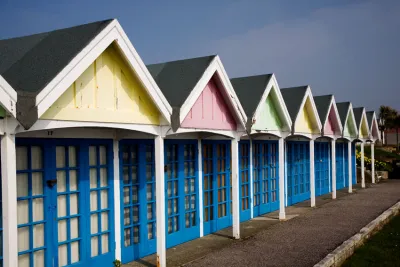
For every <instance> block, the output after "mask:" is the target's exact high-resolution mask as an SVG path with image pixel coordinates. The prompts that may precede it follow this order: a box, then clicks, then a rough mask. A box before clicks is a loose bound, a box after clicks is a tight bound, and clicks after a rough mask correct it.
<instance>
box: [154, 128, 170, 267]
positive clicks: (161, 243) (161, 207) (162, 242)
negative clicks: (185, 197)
mask: <svg viewBox="0 0 400 267" xmlns="http://www.w3.org/2000/svg"><path fill="white" fill-rule="evenodd" d="M154 142H155V169H156V196H157V199H156V212H157V223H156V227H157V267H165V266H167V257H166V254H167V253H166V232H165V183H164V138H163V137H162V136H156V138H155V140H154Z"/></svg>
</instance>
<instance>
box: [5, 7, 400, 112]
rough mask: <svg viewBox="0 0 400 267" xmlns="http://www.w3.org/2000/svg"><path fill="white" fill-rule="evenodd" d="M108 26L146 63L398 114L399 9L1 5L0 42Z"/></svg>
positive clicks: (399, 102)
mask: <svg viewBox="0 0 400 267" xmlns="http://www.w3.org/2000/svg"><path fill="white" fill-rule="evenodd" d="M107 18H117V19H118V20H119V22H120V23H121V25H122V27H123V28H124V29H125V31H126V33H127V35H128V36H129V38H130V40H131V41H132V43H133V45H134V46H135V48H136V49H137V51H138V52H139V54H140V56H141V57H142V59H143V60H144V62H145V63H146V64H149V63H157V62H163V61H169V60H176V59H183V58H189V57H197V56H204V55H209V54H218V55H220V57H221V59H222V62H223V63H224V65H225V68H226V69H227V72H228V75H230V77H232V78H233V77H240V76H248V75H255V74H263V73H271V72H273V73H275V74H276V75H277V79H278V83H279V85H280V87H281V88H283V87H289V86H298V85H305V84H309V85H310V86H311V88H312V91H313V94H314V95H322V94H334V95H335V97H336V100H337V101H338V102H340V101H351V102H352V103H353V105H354V106H365V107H366V108H367V109H368V110H371V109H375V110H377V109H378V108H379V106H380V105H383V104H384V105H390V106H392V107H394V108H396V109H398V110H400V83H399V82H398V77H399V76H400V34H399V33H400V30H399V29H400V1H396V0H376V1H374V0H371V1H361V0H360V1H358V0H352V1H349V0H348V1H343V0H313V1H311V0H302V1H294V0H286V1H285V0H276V1H273V0H270V1H267V0H260V1H257V0H244V1H234V0H231V1H229V0H213V1H211V0H202V1H187V0H186V1H185V0H181V1H172V0H171V1H161V0H160V1H151V0H146V1H136V0H131V1H118V0H115V1H109V0H108V1H103V0H85V1H83V0H79V1H78V0H69V1H61V0H60V1H42V0H35V1H30V0H29V1H25V0H24V1H12V0H0V25H2V26H1V27H0V39H4V38H10V37H15V36H21V35H28V34H33V33H38V32H43V31H49V30H53V29H57V28H63V27H70V26H74V25H77V24H83V23H87V22H92V21H96V20H102V19H107Z"/></svg>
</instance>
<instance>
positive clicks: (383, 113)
mask: <svg viewBox="0 0 400 267" xmlns="http://www.w3.org/2000/svg"><path fill="white" fill-rule="evenodd" d="M397 117H398V113H397V111H396V110H395V109H393V108H391V107H389V106H381V107H380V108H379V130H380V131H381V140H383V135H384V133H385V131H386V130H387V129H393V128H394V127H395V126H396V118H397ZM397 143H398V142H397ZM385 144H386V143H385Z"/></svg>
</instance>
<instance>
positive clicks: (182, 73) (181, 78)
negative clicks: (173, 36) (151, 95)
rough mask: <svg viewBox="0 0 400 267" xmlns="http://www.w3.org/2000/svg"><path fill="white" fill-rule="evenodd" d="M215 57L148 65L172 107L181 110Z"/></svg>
mask: <svg viewBox="0 0 400 267" xmlns="http://www.w3.org/2000/svg"><path fill="white" fill-rule="evenodd" d="M215 57H216V56H215V55H212V56H206V57H198V58H191V59H183V60H177V61H169V62H164V63H159V64H151V65H147V68H148V70H149V72H150V73H151V75H152V76H153V78H154V80H155V81H156V83H157V85H158V87H160V89H161V91H162V93H163V94H164V96H165V97H166V99H167V100H168V102H169V103H170V105H171V106H172V107H175V108H177V107H178V108H180V107H181V106H182V105H183V103H184V102H185V100H186V99H187V97H188V96H189V94H190V93H191V92H192V90H193V88H194V87H195V86H196V84H197V82H198V81H199V80H200V78H201V77H202V76H203V74H204V72H205V71H206V69H207V68H208V66H209V65H210V63H211V61H212V60H213V59H214V58H215Z"/></svg>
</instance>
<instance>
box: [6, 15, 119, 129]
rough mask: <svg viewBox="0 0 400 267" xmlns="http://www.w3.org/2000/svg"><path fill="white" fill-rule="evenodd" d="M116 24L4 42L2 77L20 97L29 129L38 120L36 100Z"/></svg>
mask: <svg viewBox="0 0 400 267" xmlns="http://www.w3.org/2000/svg"><path fill="white" fill-rule="evenodd" d="M112 21H113V20H111V19H110V20H104V21H98V22H93V23H89V24H84V25H79V26H75V27H71V28H66V29H60V30H55V31H51V32H45V33H39V34H35V35H30V36H23V37H16V38H11V39H4V40H0V75H1V76H2V77H3V78H4V79H5V80H6V81H7V82H8V83H9V84H10V85H11V87H12V88H13V89H14V90H15V91H16V92H17V94H18V101H17V120H18V121H19V122H20V123H21V124H22V126H24V128H25V129H29V128H30V127H31V126H32V125H33V123H35V122H36V120H37V119H38V114H37V107H36V96H37V95H38V94H39V93H40V92H41V91H42V90H43V89H44V88H45V87H46V85H48V84H49V83H50V82H51V81H52V80H53V79H54V78H55V77H56V76H57V75H58V74H59V73H60V72H61V71H62V70H63V69H64V68H65V67H66V66H67V65H68V64H69V63H70V62H71V60H72V59H74V58H75V57H76V56H77V55H78V54H79V53H80V52H81V51H82V50H83V49H84V48H85V47H86V46H87V45H88V44H89V43H90V42H91V41H92V40H93V39H94V38H95V37H96V36H97V35H98V34H99V33H100V32H101V31H102V30H103V29H104V28H105V27H106V26H107V25H109V24H110V23H111V22H112Z"/></svg>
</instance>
